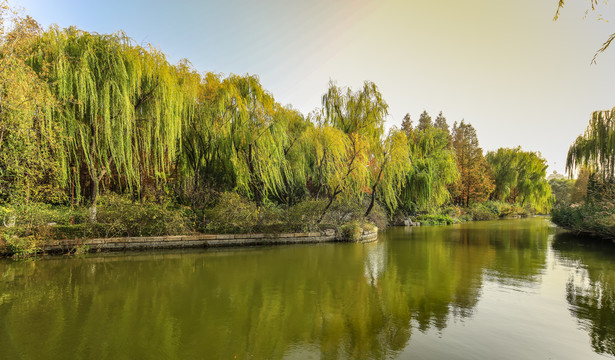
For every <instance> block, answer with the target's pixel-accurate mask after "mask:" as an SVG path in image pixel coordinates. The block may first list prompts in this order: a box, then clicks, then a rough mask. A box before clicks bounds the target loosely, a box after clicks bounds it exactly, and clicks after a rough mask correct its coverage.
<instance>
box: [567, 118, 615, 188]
mask: <svg viewBox="0 0 615 360" xmlns="http://www.w3.org/2000/svg"><path fill="white" fill-rule="evenodd" d="M614 117H615V108H614V109H612V110H610V111H608V110H607V111H595V112H594V113H593V114H592V116H591V119H590V120H589V125H588V126H587V129H586V130H585V133H584V134H583V135H580V136H579V137H577V139H576V140H575V141H574V143H573V144H572V145H571V146H570V149H569V150H568V156H567V158H566V171H568V172H573V171H574V170H575V169H576V168H579V167H582V166H587V167H588V168H590V169H591V170H592V171H594V172H596V173H599V174H600V175H601V176H602V177H603V180H613V178H614V176H615V118H614Z"/></svg>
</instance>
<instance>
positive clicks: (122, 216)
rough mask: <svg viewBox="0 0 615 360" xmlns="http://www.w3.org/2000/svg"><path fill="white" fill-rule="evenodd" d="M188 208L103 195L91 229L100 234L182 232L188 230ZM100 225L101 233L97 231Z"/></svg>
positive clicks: (145, 234)
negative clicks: (95, 221) (95, 222)
mask: <svg viewBox="0 0 615 360" xmlns="http://www.w3.org/2000/svg"><path fill="white" fill-rule="evenodd" d="M190 213H191V212H190V209H189V208H173V207H171V206H169V205H167V204H158V203H155V202H153V201H151V200H145V201H143V202H132V201H130V199H128V198H127V197H124V196H119V195H110V196H105V197H103V198H102V199H101V202H100V205H99V206H98V217H97V222H98V225H103V226H102V227H100V226H97V225H94V229H93V230H95V231H92V232H94V233H98V236H102V237H114V236H160V235H177V234H184V233H186V232H189V231H190V230H191V228H192V227H191V226H190V215H191V214H190ZM102 229H104V233H100V232H99V231H100V230H102Z"/></svg>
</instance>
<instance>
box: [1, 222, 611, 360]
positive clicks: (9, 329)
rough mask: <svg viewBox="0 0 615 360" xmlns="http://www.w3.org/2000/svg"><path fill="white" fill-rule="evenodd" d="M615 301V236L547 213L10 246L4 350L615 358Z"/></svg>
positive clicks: (90, 354)
mask: <svg viewBox="0 0 615 360" xmlns="http://www.w3.org/2000/svg"><path fill="white" fill-rule="evenodd" d="M614 301H615V247H614V246H613V244H596V243H588V242H581V241H578V240H577V239H574V238H572V237H570V236H567V235H563V234H557V235H556V234H555V229H554V228H553V227H552V226H551V225H550V223H549V222H548V220H545V219H541V218H536V219H527V220H502V221H494V222H479V223H470V224H461V225H454V226H441V227H422V228H412V229H404V228H393V229H390V230H387V231H386V232H384V233H382V234H381V235H380V237H379V241H378V242H375V243H370V244H321V245H299V246H278V247H260V248H243V249H230V250H228V249H226V250H217V251H211V250H209V251H206V250H190V251H181V252H173V251H161V252H134V253H115V254H104V255H96V254H94V255H88V256H85V257H80V258H79V257H66V256H62V257H49V258H44V259H42V260H39V261H35V262H33V261H30V262H15V261H12V260H0V359H235V358H237V359H282V358H288V359H321V358H322V359H337V358H342V359H389V358H390V359H397V358H399V359H410V358H412V359H549V358H552V359H592V358H613V357H614V355H615V302H614Z"/></svg>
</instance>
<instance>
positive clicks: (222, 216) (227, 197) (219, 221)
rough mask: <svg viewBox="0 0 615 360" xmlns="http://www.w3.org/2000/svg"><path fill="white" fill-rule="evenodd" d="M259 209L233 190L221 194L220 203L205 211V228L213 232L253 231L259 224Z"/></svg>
mask: <svg viewBox="0 0 615 360" xmlns="http://www.w3.org/2000/svg"><path fill="white" fill-rule="evenodd" d="M258 217H259V209H258V208H257V207H256V205H255V204H254V203H253V202H251V201H249V200H248V199H246V198H243V197H241V196H239V194H236V193H233V192H224V193H222V194H220V198H219V199H218V203H217V204H216V205H215V206H214V207H213V208H211V209H207V210H205V211H204V219H203V223H204V224H205V230H206V231H208V232H213V233H244V232H252V230H253V229H254V228H255V227H256V225H257V224H258Z"/></svg>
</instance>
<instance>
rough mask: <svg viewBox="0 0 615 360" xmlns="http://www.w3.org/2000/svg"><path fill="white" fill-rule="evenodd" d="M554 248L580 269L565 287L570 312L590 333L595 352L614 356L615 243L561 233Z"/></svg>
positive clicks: (571, 264) (570, 263)
mask: <svg viewBox="0 0 615 360" xmlns="http://www.w3.org/2000/svg"><path fill="white" fill-rule="evenodd" d="M553 249H554V250H555V251H556V252H557V254H558V255H559V258H560V259H561V260H562V261H564V262H566V263H567V264H568V265H569V266H571V267H576V269H577V270H576V272H575V273H574V274H572V275H571V276H570V279H569V280H568V283H567V285H566V300H568V303H569V304H570V311H571V313H572V314H573V315H574V316H576V317H577V318H578V320H579V322H580V324H581V325H582V326H583V328H584V329H585V330H586V331H588V333H589V336H590V338H591V343H592V347H593V349H594V351H596V352H597V353H600V354H610V355H615V244H612V243H609V242H602V241H598V240H596V239H587V238H585V239H582V238H577V237H574V236H572V235H570V234H567V233H562V234H558V235H557V236H556V237H555V240H554V241H553Z"/></svg>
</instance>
